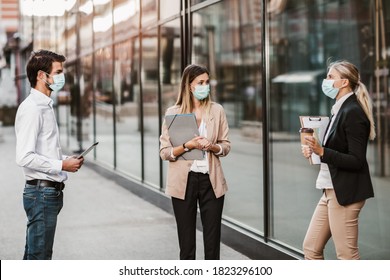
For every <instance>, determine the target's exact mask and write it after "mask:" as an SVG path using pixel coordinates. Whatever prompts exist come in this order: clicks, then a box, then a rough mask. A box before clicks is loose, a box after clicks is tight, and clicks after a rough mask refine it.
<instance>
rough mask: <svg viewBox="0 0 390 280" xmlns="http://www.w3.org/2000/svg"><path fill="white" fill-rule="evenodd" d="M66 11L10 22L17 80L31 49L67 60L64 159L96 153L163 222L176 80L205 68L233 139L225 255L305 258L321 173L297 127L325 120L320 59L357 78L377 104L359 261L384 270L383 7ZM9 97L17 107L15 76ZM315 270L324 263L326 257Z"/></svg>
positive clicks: (233, 1)
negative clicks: (168, 118)
mask: <svg viewBox="0 0 390 280" xmlns="http://www.w3.org/2000/svg"><path fill="white" fill-rule="evenodd" d="M25 2H26V1H25ZM27 2H28V1H27ZM35 2H36V3H37V2H39V1H38V0H36V1H35ZM65 2H66V4H67V5H66V7H65V9H64V10H63V12H62V14H61V13H59V14H58V15H56V16H51V17H47V16H46V17H42V16H38V15H36V14H34V13H32V12H31V11H26V10H23V9H22V10H21V11H22V14H21V17H20V20H21V21H20V26H19V29H20V30H19V32H20V34H21V36H22V37H21V38H22V39H21V42H20V45H19V52H18V56H19V61H20V63H19V65H18V67H20V69H23V65H24V63H25V61H26V59H27V58H28V57H29V54H30V52H31V51H32V50H35V49H40V48H47V49H52V50H55V51H57V52H59V53H63V54H65V55H66V56H67V59H68V60H67V64H66V79H67V87H66V88H65V89H64V91H63V92H60V93H59V94H58V96H57V97H56V98H57V101H58V102H57V104H58V106H57V112H58V120H59V123H60V129H61V133H62V141H63V145H64V146H65V147H67V148H68V150H77V149H80V148H82V147H86V146H87V145H89V144H90V143H92V142H93V141H99V142H100V144H99V147H98V149H96V150H95V154H94V155H93V163H94V164H95V166H99V168H100V167H103V169H104V170H105V172H107V174H112V173H113V174H115V175H116V176H118V177H120V178H123V180H121V182H123V184H124V185H127V186H128V187H129V188H131V189H132V190H133V191H136V192H142V195H143V196H144V197H147V198H149V199H151V201H153V202H155V203H156V204H158V205H159V206H161V207H163V208H165V209H167V210H168V211H170V203H169V199H168V198H167V197H165V195H164V194H163V193H164V185H165V180H166V178H165V176H166V163H165V162H162V161H161V160H160V158H159V152H158V151H159V135H160V128H161V122H162V118H163V116H164V112H165V110H166V108H167V107H169V106H171V105H172V104H174V102H175V100H176V97H177V94H178V86H179V82H180V76H181V71H182V70H183V69H184V67H185V66H186V65H187V64H189V63H199V64H204V65H206V66H207V67H208V68H209V69H210V72H211V79H212V81H211V85H212V97H213V99H214V100H216V101H217V102H219V103H221V104H222V105H223V106H224V108H225V110H226V113H227V117H228V121H229V126H230V129H231V141H232V151H231V153H230V155H229V157H226V158H224V159H223V160H222V164H223V165H224V170H225V172H226V177H227V181H228V185H229V192H228V193H227V196H226V200H225V201H226V204H225V209H224V229H223V241H224V242H226V243H228V244H230V245H231V246H233V247H234V248H236V249H237V250H239V251H242V252H243V253H244V254H247V255H248V256H250V257H252V258H261V259H263V258H271V259H284V258H301V257H302V250H301V245H302V241H303V238H304V235H305V232H306V229H307V226H308V224H309V221H310V218H311V215H312V211H313V209H314V207H315V205H316V203H317V201H318V199H319V197H320V193H319V192H318V190H316V189H315V186H314V183H315V179H316V176H317V173H318V166H310V165H308V164H307V162H306V160H305V159H304V158H303V157H302V156H301V152H300V143H299V139H298V129H299V126H300V124H299V116H301V115H313V116H318V115H329V112H330V107H331V106H332V101H331V100H330V99H327V98H326V97H325V96H324V95H323V94H322V93H321V88H320V85H321V82H322V79H323V78H324V77H325V75H326V66H327V61H328V59H329V58H331V59H333V60H336V59H347V60H350V61H351V62H353V63H354V64H356V65H357V66H358V67H359V68H360V69H361V79H362V81H363V82H364V83H365V84H366V85H367V86H368V88H369V91H370V94H371V95H372V98H373V100H374V103H375V116H376V125H377V134H378V138H377V140H375V141H374V142H370V144H369V151H368V158H369V164H370V168H371V173H372V175H373V181H374V187H375V193H376V197H375V198H374V199H370V200H369V201H368V202H367V203H366V206H365V208H364V210H363V211H362V213H361V225H360V240H359V241H360V243H359V244H360V249H361V257H362V258H363V259H390V246H389V245H388V244H389V243H390V237H389V234H388V232H389V231H390V219H389V218H388V215H386V213H388V212H389V210H390V206H389V204H388V203H386V202H387V201H388V200H389V198H390V192H389V185H390V184H389V183H390V163H389V159H390V151H389V139H390V135H389V117H390V109H389V108H390V107H389V90H388V87H389V83H388V82H389V73H388V72H389V71H388V62H387V61H388V58H387V57H388V55H389V54H390V51H389V47H388V45H389V40H390V33H389V32H388V30H387V27H388V23H389V21H390V3H388V2H387V1H380V0H363V1H361V0H347V1H331V0H311V1H303V0H294V1H288V0H245V1H240V0H220V1H216V0H204V1H202V0H188V1H180V0H169V1H168V0H161V1H158V0H113V1H110V0H99V1H96V0H95V1H91V0H79V1H77V0H73V1H70V0H68V1H65ZM183 5H184V6H183ZM18 88H19V89H20V92H21V93H22V94H24V95H25V94H27V93H28V90H27V88H28V86H27V81H26V80H25V79H23V77H22V76H21V79H20V80H18ZM91 159H92V158H91ZM129 238H131V237H130V236H129ZM172 242H176V240H172ZM326 256H327V258H334V256H335V253H334V249H333V248H332V247H331V246H329V248H327V251H326Z"/></svg>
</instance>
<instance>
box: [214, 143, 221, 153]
mask: <svg viewBox="0 0 390 280" xmlns="http://www.w3.org/2000/svg"><path fill="white" fill-rule="evenodd" d="M215 145H217V146H218V147H219V152H218V153H214V154H215V155H216V156H219V155H221V154H222V152H223V149H222V146H221V145H219V144H215Z"/></svg>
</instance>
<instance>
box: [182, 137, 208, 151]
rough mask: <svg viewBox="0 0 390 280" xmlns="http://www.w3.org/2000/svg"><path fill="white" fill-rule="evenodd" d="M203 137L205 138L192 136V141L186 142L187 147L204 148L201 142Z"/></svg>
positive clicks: (191, 148)
mask: <svg viewBox="0 0 390 280" xmlns="http://www.w3.org/2000/svg"><path fill="white" fill-rule="evenodd" d="M203 138H204V137H203V136H195V137H194V138H192V139H191V140H190V141H188V142H187V143H186V147H187V148H188V149H190V150H193V149H198V150H202V149H203V148H202V144H201V143H200V140H201V139H203Z"/></svg>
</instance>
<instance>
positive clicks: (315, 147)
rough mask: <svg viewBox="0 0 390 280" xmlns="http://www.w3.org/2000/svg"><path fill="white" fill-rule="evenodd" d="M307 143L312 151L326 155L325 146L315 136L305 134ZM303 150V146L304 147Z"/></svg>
mask: <svg viewBox="0 0 390 280" xmlns="http://www.w3.org/2000/svg"><path fill="white" fill-rule="evenodd" d="M305 139H306V143H307V145H308V146H309V148H310V149H311V151H312V153H315V154H316V155H319V156H320V157H322V156H323V155H324V148H323V147H322V146H321V145H320V143H318V141H317V139H316V138H315V137H313V136H305ZM302 150H303V148H302Z"/></svg>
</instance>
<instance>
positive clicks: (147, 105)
mask: <svg viewBox="0 0 390 280" xmlns="http://www.w3.org/2000/svg"><path fill="white" fill-rule="evenodd" d="M157 46H158V43H157V29H152V30H150V31H148V32H147V33H145V34H144V36H143V40H142V73H141V77H142V106H143V133H144V138H143V140H144V142H143V144H144V160H145V164H144V168H145V171H144V174H145V181H147V182H148V183H150V184H152V185H153V186H155V187H157V188H159V185H160V170H159V168H158V167H159V160H160V158H159V152H158V151H159V136H160V135H159V131H160V129H159V122H158V115H159V113H158V99H159V98H158V68H157V67H156V65H158V51H157Z"/></svg>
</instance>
